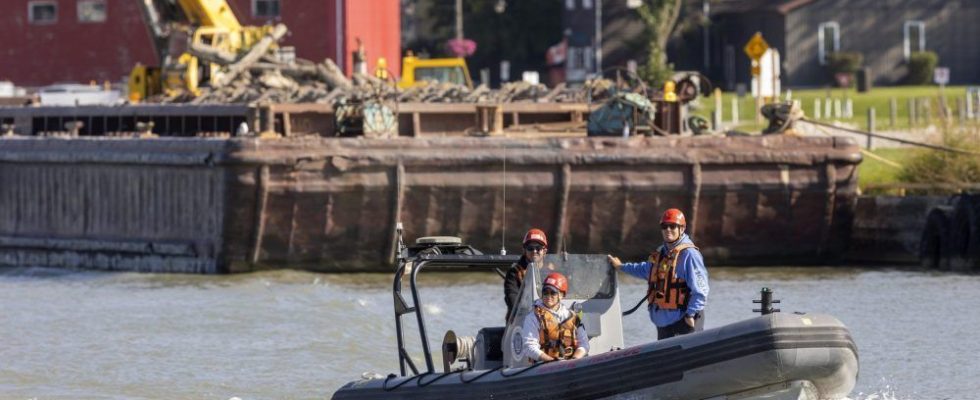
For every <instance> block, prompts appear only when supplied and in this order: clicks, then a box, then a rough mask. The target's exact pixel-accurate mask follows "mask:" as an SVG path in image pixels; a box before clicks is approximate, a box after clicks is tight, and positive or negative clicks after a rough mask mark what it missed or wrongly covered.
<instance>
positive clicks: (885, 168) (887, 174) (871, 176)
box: [858, 147, 929, 192]
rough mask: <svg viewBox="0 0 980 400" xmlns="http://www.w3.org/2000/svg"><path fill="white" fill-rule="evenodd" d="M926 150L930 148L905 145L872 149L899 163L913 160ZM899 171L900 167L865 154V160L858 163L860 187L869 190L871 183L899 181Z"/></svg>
mask: <svg viewBox="0 0 980 400" xmlns="http://www.w3.org/2000/svg"><path fill="white" fill-rule="evenodd" d="M924 151H929V150H925V149H914V148H905V147H903V148H882V149H875V150H873V151H872V153H874V154H875V155H878V156H880V157H881V158H884V159H886V160H888V161H891V162H894V163H897V164H899V165H904V164H905V163H906V162H907V161H908V160H911V159H912V158H913V157H915V156H916V155H918V154H921V153H922V152H924ZM899 171H900V169H899V168H896V167H894V166H892V165H889V164H888V163H885V162H882V161H879V160H877V159H875V158H873V157H869V156H864V159H863V161H861V164H859V165H858V187H860V188H861V189H862V191H865V192H867V190H866V187H867V186H868V185H869V184H874V185H882V184H889V183H899V180H898V173H899Z"/></svg>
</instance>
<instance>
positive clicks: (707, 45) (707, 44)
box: [701, 0, 711, 75]
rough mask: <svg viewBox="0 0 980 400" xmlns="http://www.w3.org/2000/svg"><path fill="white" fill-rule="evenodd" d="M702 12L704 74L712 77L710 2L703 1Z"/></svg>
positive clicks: (707, 0)
mask: <svg viewBox="0 0 980 400" xmlns="http://www.w3.org/2000/svg"><path fill="white" fill-rule="evenodd" d="M701 12H702V13H704V19H705V21H704V46H703V47H704V74H705V75H710V74H709V73H708V70H709V69H711V40H710V39H709V35H708V25H709V24H710V23H711V18H710V17H709V15H710V13H711V3H710V2H709V0H702V1H701Z"/></svg>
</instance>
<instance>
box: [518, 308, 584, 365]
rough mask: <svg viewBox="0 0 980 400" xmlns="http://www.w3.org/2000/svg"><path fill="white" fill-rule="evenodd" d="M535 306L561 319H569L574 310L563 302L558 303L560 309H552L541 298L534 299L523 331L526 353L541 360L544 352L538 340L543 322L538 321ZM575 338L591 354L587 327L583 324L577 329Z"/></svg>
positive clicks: (525, 319) (581, 347) (580, 347)
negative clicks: (586, 331)
mask: <svg viewBox="0 0 980 400" xmlns="http://www.w3.org/2000/svg"><path fill="white" fill-rule="evenodd" d="M535 307H541V308H543V309H545V310H548V312H550V313H551V314H552V315H554V316H555V318H556V319H558V320H559V321H564V320H566V319H568V317H571V316H572V311H571V310H569V309H568V307H565V305H564V304H561V303H559V304H558V311H552V310H550V309H548V308H547V307H545V306H544V303H542V302H541V299H538V300H535V301H534V306H532V307H531V312H529V313H527V315H525V316H524V324H523V325H522V332H524V354H526V355H527V356H528V357H529V358H531V359H532V360H535V361H540V360H541V355H542V354H544V352H543V351H541V343H540V342H539V341H538V337H539V336H540V335H541V324H540V323H538V316H537V315H534V308H535ZM575 338H576V339H578V344H579V346H578V348H579V349H583V350H585V354H589V336H588V334H587V333H585V328H584V327H582V326H581V325H579V327H578V328H576V329H575ZM576 350H578V349H576Z"/></svg>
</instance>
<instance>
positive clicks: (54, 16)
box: [27, 1, 58, 25]
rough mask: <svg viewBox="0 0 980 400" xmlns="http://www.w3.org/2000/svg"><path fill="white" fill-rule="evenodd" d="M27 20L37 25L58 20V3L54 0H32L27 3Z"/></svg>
mask: <svg viewBox="0 0 980 400" xmlns="http://www.w3.org/2000/svg"><path fill="white" fill-rule="evenodd" d="M27 20H28V21H30V23H32V24H37V25H43V24H53V23H55V22H58V3H55V2H53V1H32V2H30V3H27Z"/></svg>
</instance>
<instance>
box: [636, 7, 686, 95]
mask: <svg viewBox="0 0 980 400" xmlns="http://www.w3.org/2000/svg"><path fill="white" fill-rule="evenodd" d="M683 3H684V2H683V0H643V5H641V6H640V7H639V8H637V9H636V12H637V13H638V14H639V15H640V19H642V20H643V24H644V25H645V26H646V35H647V52H648V57H647V62H646V64H644V65H643V66H642V67H641V68H640V71H639V73H640V77H642V78H643V79H644V80H645V81H647V83H648V84H649V85H651V86H652V87H660V86H662V85H663V83H664V82H665V81H667V80H668V79H670V78H671V75H673V73H674V66H673V64H670V63H668V62H667V52H666V49H667V40H668V39H670V35H671V33H672V32H673V31H674V26H675V25H677V20H678V19H679V18H680V14H681V7H683Z"/></svg>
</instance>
